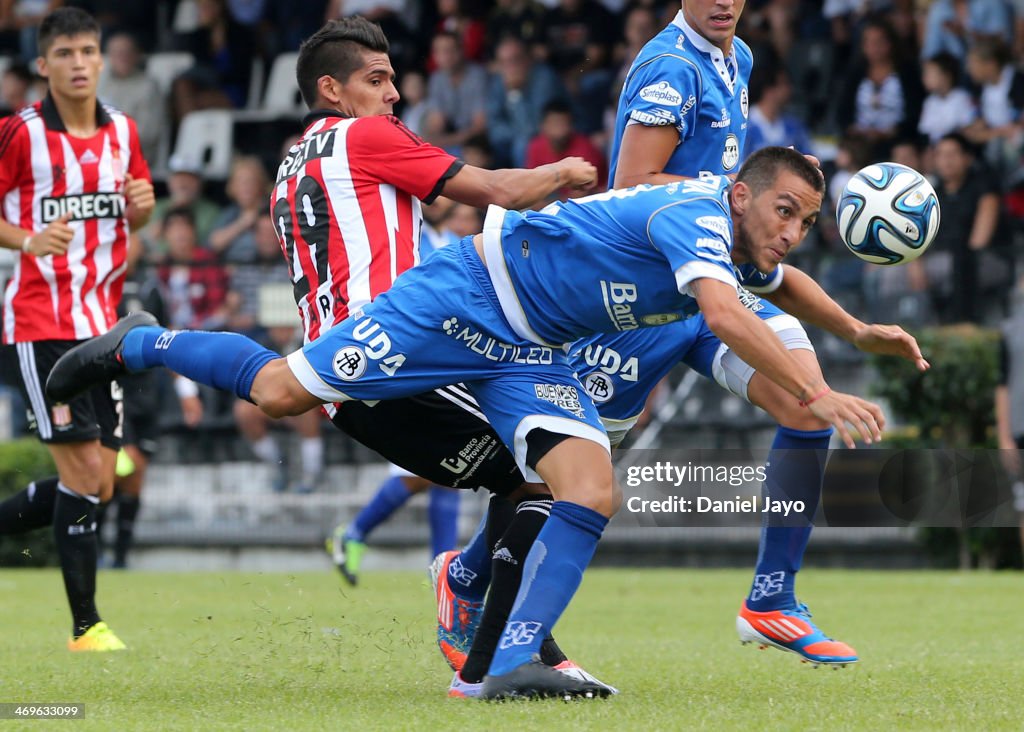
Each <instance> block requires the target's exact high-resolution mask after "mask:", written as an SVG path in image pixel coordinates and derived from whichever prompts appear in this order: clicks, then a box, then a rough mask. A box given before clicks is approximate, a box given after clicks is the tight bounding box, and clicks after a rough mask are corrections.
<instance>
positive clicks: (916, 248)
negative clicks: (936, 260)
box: [836, 163, 939, 264]
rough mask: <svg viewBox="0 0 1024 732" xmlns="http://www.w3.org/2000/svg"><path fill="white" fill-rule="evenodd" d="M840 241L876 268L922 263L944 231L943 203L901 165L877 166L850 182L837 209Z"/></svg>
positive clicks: (912, 170)
mask: <svg viewBox="0 0 1024 732" xmlns="http://www.w3.org/2000/svg"><path fill="white" fill-rule="evenodd" d="M836 219H837V221H838V222H839V235H840V236H841V237H842V238H843V242H844V243H845V244H846V246H847V247H849V249H850V251H851V252H853V253H854V254H856V255H857V256H858V257H860V258H861V259H863V260H865V261H867V262H871V263H873V264H901V263H903V262H909V261H911V260H913V259H917V258H918V257H920V256H921V255H922V254H923V253H924V250H925V249H927V248H928V245H929V244H931V243H932V240H933V239H934V238H935V234H936V233H937V232H938V230H939V199H938V198H936V196H935V189H934V188H932V186H931V183H929V182H928V180H927V179H926V178H925V177H924V176H923V175H921V174H920V173H918V172H917V171H916V170H914V169H913V168H908V167H907V166H906V165H900V164H899V163H875V164H874V165H869V166H867V167H866V168H863V169H862V170H860V171H858V172H857V174H856V175H854V176H853V177H852V178H850V180H849V182H848V183H847V184H846V187H845V188H844V189H843V195H842V196H840V198H839V205H838V206H837V207H836Z"/></svg>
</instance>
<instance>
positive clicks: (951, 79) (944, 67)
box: [917, 51, 978, 144]
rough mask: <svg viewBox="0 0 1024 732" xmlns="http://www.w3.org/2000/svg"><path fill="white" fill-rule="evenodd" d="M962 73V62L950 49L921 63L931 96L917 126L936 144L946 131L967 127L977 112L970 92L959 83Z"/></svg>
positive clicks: (926, 89)
mask: <svg viewBox="0 0 1024 732" xmlns="http://www.w3.org/2000/svg"><path fill="white" fill-rule="evenodd" d="M959 73H960V62H959V61H958V60H957V58H956V56H954V55H953V54H951V53H949V52H948V51H942V52H940V53H937V54H935V55H934V56H931V57H930V58H928V59H926V60H925V62H924V65H923V67H922V75H921V81H922V82H923V83H924V88H925V91H927V92H928V96H927V97H925V99H924V105H923V106H922V107H921V119H920V121H919V122H918V124H917V129H918V130H919V131H920V132H921V133H922V134H925V135H928V140H929V142H931V143H933V144H934V143H936V142H938V141H939V138H941V137H942V136H943V135H946V134H949V133H950V132H956V131H957V130H962V129H963V128H965V127H967V126H968V125H970V124H971V123H972V122H974V120H975V118H976V117H977V116H978V114H977V111H976V108H975V105H974V100H973V99H972V98H971V95H970V93H969V92H968V91H967V90H966V89H963V88H961V87H960V86H959V85H958V81H959V80H958V78H957V77H958V76H959Z"/></svg>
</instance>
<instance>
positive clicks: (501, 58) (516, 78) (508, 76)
mask: <svg viewBox="0 0 1024 732" xmlns="http://www.w3.org/2000/svg"><path fill="white" fill-rule="evenodd" d="M494 60H495V63H496V64H497V67H498V73H499V74H501V79H502V81H503V82H504V83H505V88H506V89H521V88H522V87H523V86H524V85H525V84H526V77H527V75H528V74H529V71H530V59H529V57H528V56H527V55H526V48H524V47H523V45H522V44H520V43H519V42H517V41H506V42H504V43H502V44H501V45H500V46H498V51H497V53H495V55H494Z"/></svg>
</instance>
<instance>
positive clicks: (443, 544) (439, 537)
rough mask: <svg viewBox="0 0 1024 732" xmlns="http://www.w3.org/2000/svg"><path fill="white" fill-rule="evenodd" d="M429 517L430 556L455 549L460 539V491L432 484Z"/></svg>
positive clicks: (428, 509)
mask: <svg viewBox="0 0 1024 732" xmlns="http://www.w3.org/2000/svg"><path fill="white" fill-rule="evenodd" d="M427 519H428V520H429V521H430V557H431V558H434V557H436V556H437V555H438V554H440V553H441V552H446V551H448V550H449V549H454V548H455V545H456V543H457V542H458V540H459V492H458V491H457V490H454V489H452V488H442V487H441V486H437V485H432V486H430V502H429V503H428V504H427Z"/></svg>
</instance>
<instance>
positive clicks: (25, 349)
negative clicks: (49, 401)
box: [16, 343, 53, 440]
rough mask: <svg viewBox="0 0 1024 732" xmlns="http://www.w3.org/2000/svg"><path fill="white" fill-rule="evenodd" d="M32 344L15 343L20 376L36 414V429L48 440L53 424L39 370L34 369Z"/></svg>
mask: <svg viewBox="0 0 1024 732" xmlns="http://www.w3.org/2000/svg"><path fill="white" fill-rule="evenodd" d="M32 345H33V344H32V343H18V344H16V348H17V352H18V364H19V365H20V366H21V378H22V380H23V381H24V382H25V391H26V392H28V400H29V402H30V403H31V405H32V411H33V412H34V413H35V416H36V429H37V430H38V431H39V437H41V438H42V439H44V440H49V439H51V438H52V437H53V424H51V422H50V413H49V412H48V411H47V409H46V399H45V397H43V385H42V384H40V383H39V371H38V370H37V369H36V353H35V350H34V349H33V347H32Z"/></svg>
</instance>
